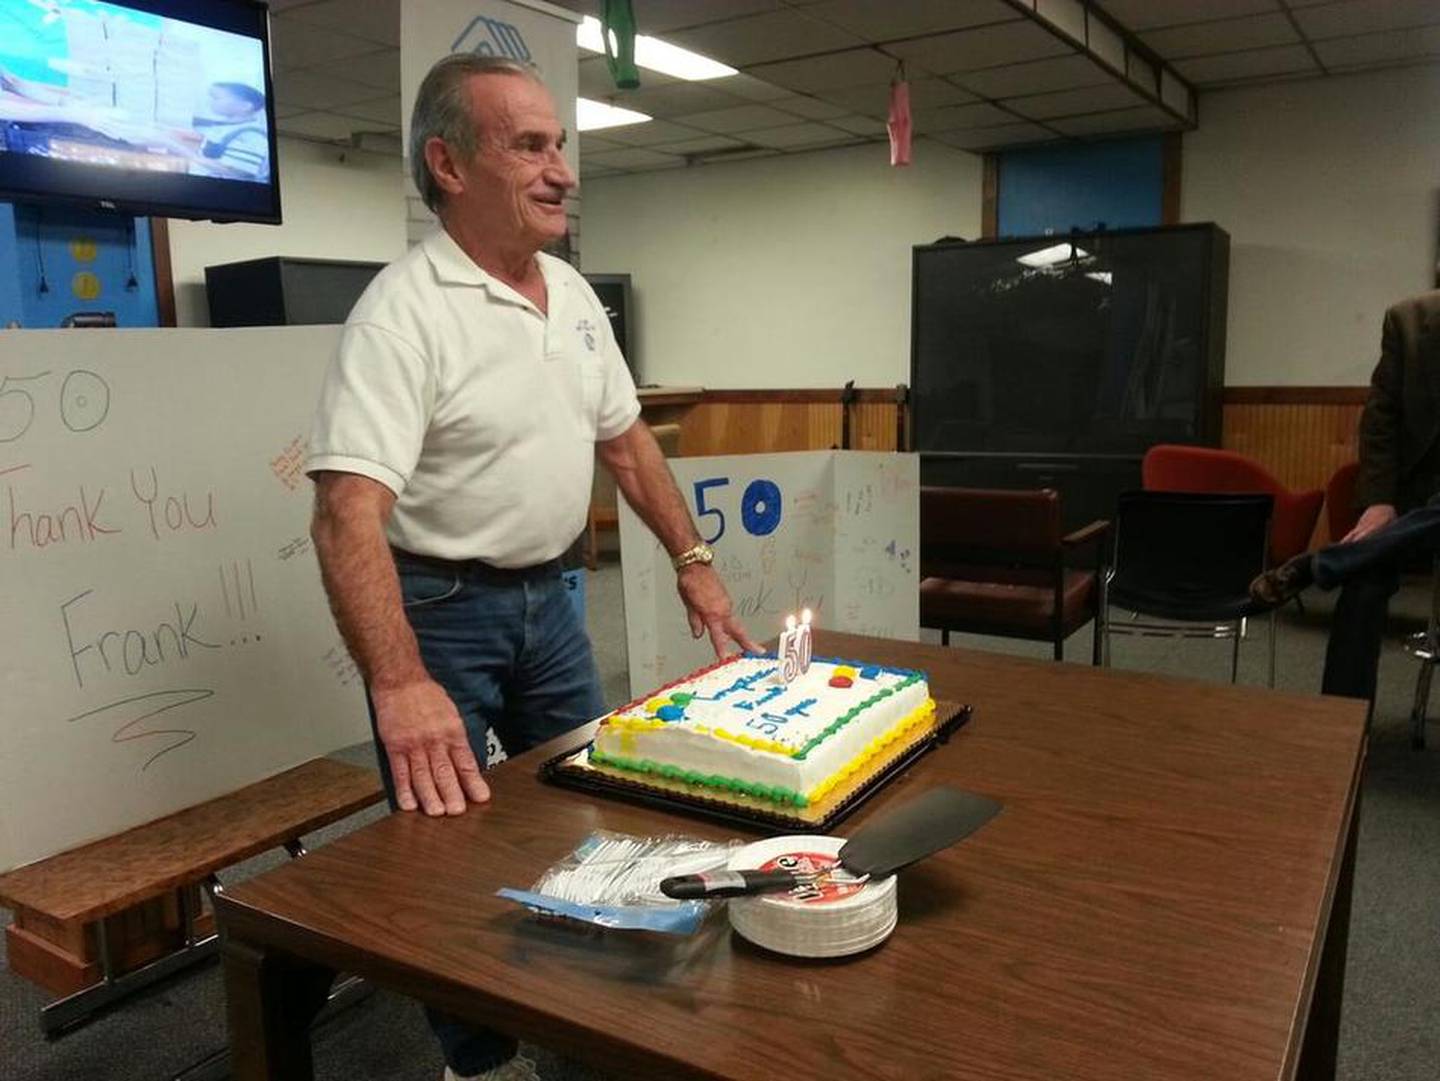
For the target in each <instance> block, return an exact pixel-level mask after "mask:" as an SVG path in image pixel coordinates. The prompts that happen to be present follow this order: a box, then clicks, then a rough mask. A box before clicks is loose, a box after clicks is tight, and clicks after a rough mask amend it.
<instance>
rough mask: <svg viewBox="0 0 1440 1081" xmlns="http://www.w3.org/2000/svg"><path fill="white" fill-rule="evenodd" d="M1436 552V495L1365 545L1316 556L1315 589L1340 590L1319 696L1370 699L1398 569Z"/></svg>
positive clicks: (1439, 532) (1336, 547)
mask: <svg viewBox="0 0 1440 1081" xmlns="http://www.w3.org/2000/svg"><path fill="white" fill-rule="evenodd" d="M1437 548H1440V496H1437V497H1435V498H1433V499H1431V500H1430V502H1428V503H1426V504H1425V505H1424V506H1423V507H1416V508H1415V509H1414V510H1411V511H1407V512H1406V513H1404V514H1402V515H1400V517H1398V518H1396V519H1395V521H1393V522H1391V523H1390V524H1389V525H1388V526H1386V527H1385V528H1384V529H1382V530H1380V531H1379V532H1378V533H1372V534H1370V536H1368V537H1366V538H1365V539H1364V540H1358V541H1355V542H1354V543H1352V544H1332V545H1329V546H1328V547H1325V548H1321V549H1320V550H1319V551H1318V552H1316V553H1315V555H1314V561H1313V564H1312V565H1313V566H1314V568H1315V584H1316V585H1318V586H1319V587H1320V588H1321V589H1334V588H1335V587H1336V586H1340V587H1341V588H1340V597H1339V599H1338V600H1336V602H1335V617H1334V619H1333V620H1332V622H1331V625H1330V641H1329V643H1328V644H1327V646H1326V648H1325V674H1324V676H1323V677H1322V679H1321V682H1320V690H1321V693H1323V694H1336V695H1342V696H1344V697H1346V698H1364V699H1366V700H1372V699H1374V697H1375V681H1376V674H1377V672H1378V670H1379V667H1380V644H1381V641H1382V640H1383V639H1384V637H1385V618H1386V613H1387V611H1388V609H1389V606H1390V598H1391V597H1393V596H1394V595H1395V591H1396V590H1397V589H1399V588H1400V570H1401V568H1402V567H1403V566H1405V565H1406V564H1407V563H1409V562H1410V561H1412V560H1413V559H1415V558H1416V557H1417V556H1420V555H1423V554H1428V553H1432V552H1434V551H1436V550H1437Z"/></svg>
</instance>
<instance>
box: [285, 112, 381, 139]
mask: <svg viewBox="0 0 1440 1081" xmlns="http://www.w3.org/2000/svg"><path fill="white" fill-rule="evenodd" d="M275 127H276V129H277V130H278V131H279V132H280V134H282V135H304V136H308V137H309V138H312V139H349V138H350V135H351V133H352V132H354V131H357V130H360V129H363V128H368V127H369V124H368V122H367V121H364V120H356V119H355V118H354V117H350V116H337V115H336V114H335V113H321V112H316V113H301V114H300V115H299V116H287V117H286V118H285V119H284V120H277V121H276V122H275Z"/></svg>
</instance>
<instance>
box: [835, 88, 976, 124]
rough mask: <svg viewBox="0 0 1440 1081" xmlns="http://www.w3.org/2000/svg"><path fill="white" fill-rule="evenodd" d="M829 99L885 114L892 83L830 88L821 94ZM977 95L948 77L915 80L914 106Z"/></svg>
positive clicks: (960, 102)
mask: <svg viewBox="0 0 1440 1081" xmlns="http://www.w3.org/2000/svg"><path fill="white" fill-rule="evenodd" d="M821 96H822V97H823V98H824V99H825V100H826V101H830V102H834V103H835V104H836V105H842V106H844V107H845V108H846V110H847V111H848V112H855V113H863V114H864V115H866V116H875V117H882V118H883V117H885V116H888V115H889V112H890V84H889V83H888V82H883V83H871V84H870V85H868V86H847V87H844V88H843V89H840V90H827V91H825V92H824V93H823V94H822V95H821ZM977 100H978V99H977V98H976V97H975V95H974V94H972V93H970V92H969V91H968V90H964V89H962V88H960V87H958V86H956V85H955V84H954V83H951V82H946V81H945V80H944V79H911V80H910V108H911V109H912V110H913V109H923V108H931V107H933V106H937V105H963V104H965V103H966V102H971V101H977Z"/></svg>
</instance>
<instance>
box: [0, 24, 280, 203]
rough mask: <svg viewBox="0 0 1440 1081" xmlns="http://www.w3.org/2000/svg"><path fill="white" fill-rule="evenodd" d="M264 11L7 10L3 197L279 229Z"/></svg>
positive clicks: (0, 65) (2, 67)
mask: <svg viewBox="0 0 1440 1081" xmlns="http://www.w3.org/2000/svg"><path fill="white" fill-rule="evenodd" d="M265 32H266V21H265V9H264V8H263V7H261V6H259V5H257V4H251V3H248V2H239V0H130V2H127V3H106V2H102V0H0V193H3V194H5V195H7V196H10V197H12V198H15V199H19V200H26V199H58V200H64V201H71V202H88V203H90V204H92V205H101V206H114V207H116V208H119V209H124V210H128V211H132V212H141V213H144V212H148V213H164V214H167V215H170V216H175V217H197V218H207V217H213V218H219V219H222V220H247V221H278V220H279V192H278V187H277V185H276V182H275V137H274V121H273V111H274V110H273V108H272V103H271V101H270V81H269V64H268V55H267V42H266V36H265Z"/></svg>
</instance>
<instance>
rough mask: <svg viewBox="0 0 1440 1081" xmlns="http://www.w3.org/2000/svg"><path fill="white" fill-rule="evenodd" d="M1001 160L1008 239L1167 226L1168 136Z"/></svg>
mask: <svg viewBox="0 0 1440 1081" xmlns="http://www.w3.org/2000/svg"><path fill="white" fill-rule="evenodd" d="M999 158H1000V176H999V184H998V199H999V206H998V208H997V209H998V218H997V227H998V231H999V234H1000V235H1001V236H1040V235H1044V234H1047V233H1068V232H1070V230H1072V229H1083V230H1092V229H1095V228H1097V227H1098V226H1100V225H1101V224H1102V223H1103V224H1104V226H1105V227H1106V228H1108V229H1126V228H1135V227H1140V226H1147V225H1161V224H1163V222H1162V221H1161V220H1160V216H1161V193H1162V191H1163V188H1164V139H1163V137H1162V136H1159V135H1155V136H1147V137H1145V138H1142V139H1115V140H1107V141H1105V142H1098V143H1079V144H1074V145H1065V146H1042V147H1036V148H1034V149H1032V150H1007V151H1004V152H1002V153H1001V154H1000V155H999Z"/></svg>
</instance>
